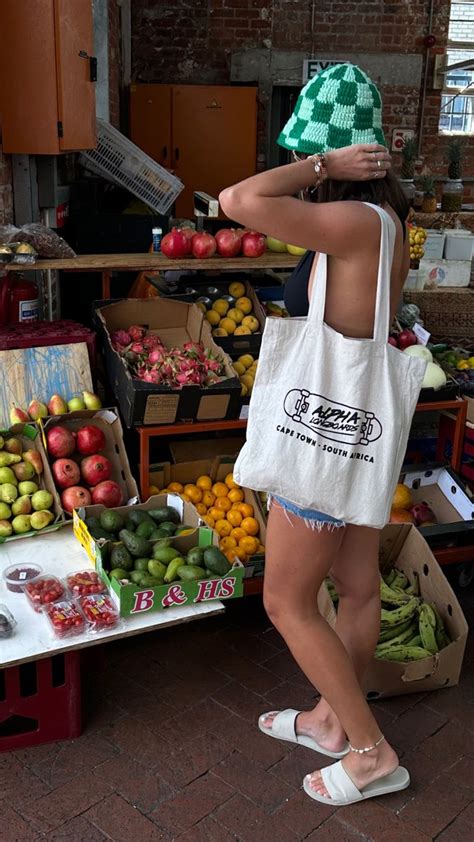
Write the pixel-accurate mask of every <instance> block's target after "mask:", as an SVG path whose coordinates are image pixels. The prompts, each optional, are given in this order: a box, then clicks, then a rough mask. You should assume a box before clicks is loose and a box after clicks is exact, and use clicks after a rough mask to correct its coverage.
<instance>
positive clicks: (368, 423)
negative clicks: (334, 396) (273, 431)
mask: <svg viewBox="0 0 474 842" xmlns="http://www.w3.org/2000/svg"><path fill="white" fill-rule="evenodd" d="M283 408H284V410H285V412H286V414H287V415H288V416H289V417H290V418H291V420H292V421H295V422H296V423H299V424H303V425H304V426H305V427H308V429H309V430H312V432H313V433H317V434H318V436H321V437H322V438H325V439H330V440H331V441H337V442H340V443H341V444H348V445H358V444H362V445H367V444H370V443H371V442H374V441H377V439H379V438H380V436H381V435H382V425H381V423H380V421H379V420H378V418H376V416H375V414H374V413H373V412H366V410H364V409H357V408H356V407H354V406H347V404H344V403H337V402H336V401H331V400H329V399H328V398H325V397H324V396H323V395H315V394H313V393H312V392H308V391H307V390H306V389H291V390H290V391H289V392H287V394H286V397H285V401H284V405H283Z"/></svg>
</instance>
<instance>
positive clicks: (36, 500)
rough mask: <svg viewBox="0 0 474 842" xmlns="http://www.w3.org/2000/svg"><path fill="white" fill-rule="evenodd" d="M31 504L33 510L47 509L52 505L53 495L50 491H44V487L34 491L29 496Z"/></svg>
mask: <svg viewBox="0 0 474 842" xmlns="http://www.w3.org/2000/svg"><path fill="white" fill-rule="evenodd" d="M31 505H32V506H33V508H34V510H35V512H38V511H40V509H49V507H50V506H52V505H53V495H52V494H51V492H50V491H46V489H44V490H43V491H36V492H35V493H34V494H33V496H32V498H31Z"/></svg>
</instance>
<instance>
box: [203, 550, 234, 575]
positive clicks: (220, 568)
mask: <svg viewBox="0 0 474 842" xmlns="http://www.w3.org/2000/svg"><path fill="white" fill-rule="evenodd" d="M204 563H205V565H206V567H207V569H208V570H212V571H213V572H214V573H217V575H218V576H225V575H226V573H228V572H229V570H230V569H231V566H232V565H231V564H229V562H228V560H227V558H226V557H225V555H224V553H223V552H221V550H219V549H218V548H217V547H206V549H205V550H204Z"/></svg>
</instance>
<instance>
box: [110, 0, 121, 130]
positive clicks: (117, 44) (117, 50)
mask: <svg viewBox="0 0 474 842" xmlns="http://www.w3.org/2000/svg"><path fill="white" fill-rule="evenodd" d="M108 11H109V109H110V122H111V123H112V125H114V126H116V127H117V128H119V125H120V66H121V41H120V39H121V28H120V7H119V5H118V2H117V0H108Z"/></svg>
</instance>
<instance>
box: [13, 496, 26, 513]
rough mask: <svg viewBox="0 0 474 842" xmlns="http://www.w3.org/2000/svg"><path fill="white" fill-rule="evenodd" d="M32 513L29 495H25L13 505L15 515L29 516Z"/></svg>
mask: <svg viewBox="0 0 474 842" xmlns="http://www.w3.org/2000/svg"><path fill="white" fill-rule="evenodd" d="M30 512H31V500H30V498H29V497H28V495H27V494H24V495H23V497H18V498H17V499H16V500H15V502H14V503H12V514H13V515H15V517H16V515H29V514H30Z"/></svg>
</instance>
